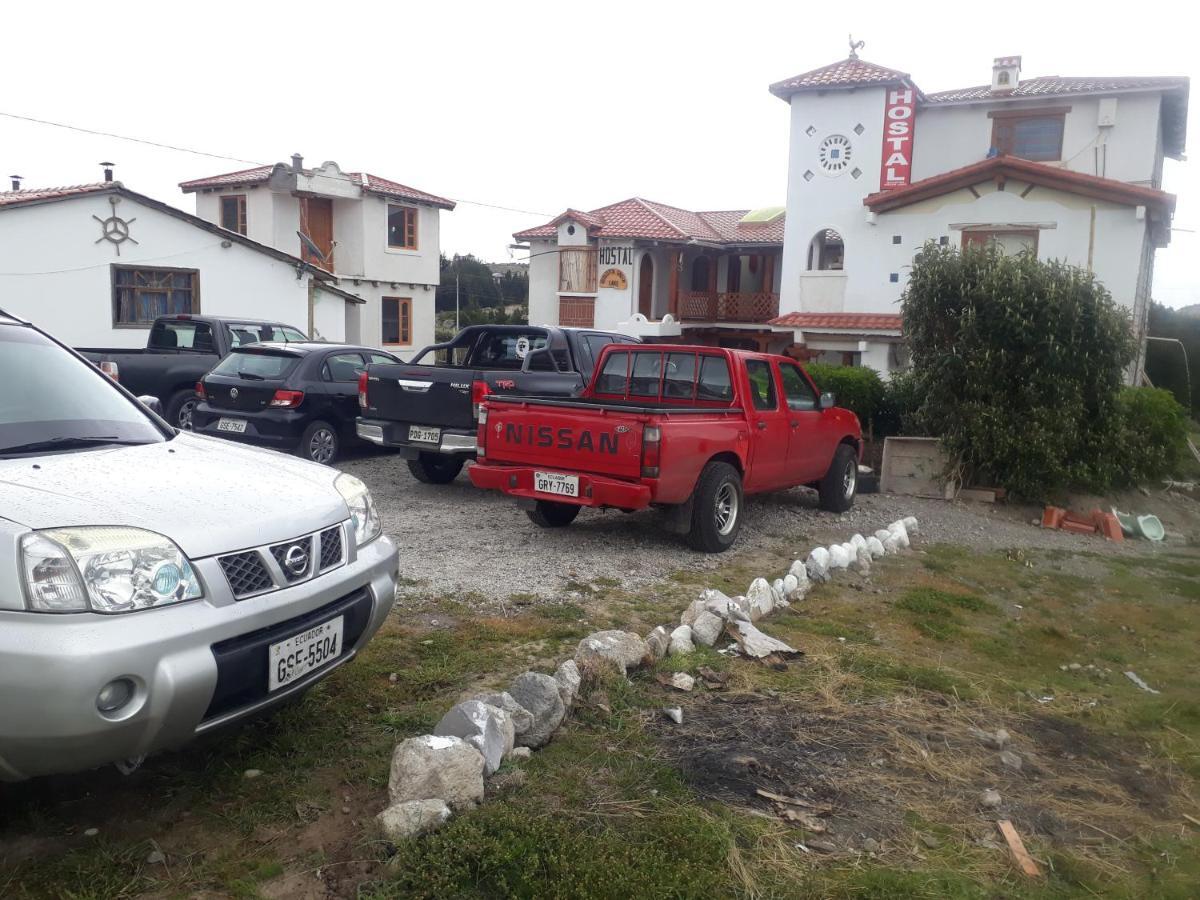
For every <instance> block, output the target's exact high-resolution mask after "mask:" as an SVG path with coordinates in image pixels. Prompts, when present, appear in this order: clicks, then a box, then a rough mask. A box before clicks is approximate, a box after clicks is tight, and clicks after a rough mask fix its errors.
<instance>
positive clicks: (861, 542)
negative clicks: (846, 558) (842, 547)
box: [850, 534, 867, 550]
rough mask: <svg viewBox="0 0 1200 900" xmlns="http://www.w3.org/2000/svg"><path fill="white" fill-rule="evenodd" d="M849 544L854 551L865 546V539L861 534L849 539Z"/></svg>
mask: <svg viewBox="0 0 1200 900" xmlns="http://www.w3.org/2000/svg"><path fill="white" fill-rule="evenodd" d="M850 543H851V545H852V546H853V547H854V549H855V550H857V549H858V548H859V547H865V546H867V539H866V538H865V537H863V536H862V535H861V534H856V535H853V536H852V537H851V538H850Z"/></svg>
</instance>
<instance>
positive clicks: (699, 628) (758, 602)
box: [377, 516, 920, 839]
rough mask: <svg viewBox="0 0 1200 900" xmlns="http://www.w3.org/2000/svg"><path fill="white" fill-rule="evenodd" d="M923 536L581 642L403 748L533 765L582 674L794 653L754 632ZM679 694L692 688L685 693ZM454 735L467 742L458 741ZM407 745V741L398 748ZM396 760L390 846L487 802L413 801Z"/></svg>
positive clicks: (864, 548)
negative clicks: (842, 576)
mask: <svg viewBox="0 0 1200 900" xmlns="http://www.w3.org/2000/svg"><path fill="white" fill-rule="evenodd" d="M919 532H920V526H919V523H918V522H917V519H916V517H915V516H905V517H904V518H902V519H897V520H896V521H895V522H892V523H891V524H890V525H888V526H887V528H881V529H879V530H878V531H876V532H875V533H874V534H873V535H871V536H869V537H864V536H863V535H861V534H854V535H852V536H851V537H850V539H849V540H848V541H845V542H843V543H839V544H831V545H830V546H829V547H814V548H813V549H812V551H811V552H810V553H809V554H808V557H807V558H806V559H804V560H799V559H797V560H796V561H795V562H793V563H792V564H791V566H790V567H789V568H788V570H787V572H786V573H785V574H784V575H783V576H782V577H781V578H776V579H774V580H773V581H771V580H768V579H766V578H755V579H754V580H753V581H751V582H750V586H749V587H748V588H747V589H746V593H745V595H744V596H738V597H732V598H731V597H727V596H726V595H725V594H723V593H722V592H721V591H718V590H716V589H714V588H706V589H705V590H703V591H701V593H700V597H699V598H698V599H696V600H693V601H692V602H691V603H690V604H689V605H688V608H687V609H685V610H684V611H683V613H682V614H681V615H680V618H679V621H680V624H679V626H678V627H677V628H675V629H673V630H672V629H671V627H670V626H669V625H659V626H657V627H655V628H654V630H653V631H651V632H650V634H648V635H647V636H646V638H645V639H644V640H643V639H642V638H641V637H639V636H638V635H636V634H634V633H633V632H622V631H616V630H611V629H610V630H607V631H602V632H596V633H595V634H591V635H588V636H587V637H585V638H584V639H583V640H582V641H580V642H579V646H578V647H577V649H576V651H575V656H574V658H572V659H569V660H565V661H564V662H563V663H562V664H561V665H560V666H559V667H558V669H557V671H556V672H555V674H554V675H553V676H550V675H546V674H544V673H538V672H524V673H522V674H521V675H518V676H517V677H516V678H515V679H514V680H513V683H512V685H510V687H509V690H508V691H507V692H495V693H489V694H482V695H480V696H478V697H473V698H469V699H467V700H464V701H462V702H460V703H458V704H455V706H454V707H452V708H451V709H450V710H448V711H447V713H446V715H445V716H443V717H442V720H441V721H440V722H439V723H438V729H437V731H438V732H439V733H438V734H436V735H420V736H417V737H415V738H407V739H406V741H408V742H413V743H410V744H409V747H410V748H411V747H412V746H414V745H415V744H422V745H428V746H427V748H425V747H423V749H429V748H431V749H433V750H442V751H445V750H446V749H448V748H451V746H452V745H453V746H457V745H462V750H463V751H465V752H466V753H467V754H468V756H469V759H467V762H468V763H469V765H468V766H467V768H470V769H472V770H473V769H474V768H475V763H474V757H475V756H478V757H479V759H478V768H479V769H480V774H481V776H482V777H487V776H491V775H493V774H494V773H495V771H496V769H497V768H498V767H499V765H500V762H501V761H502V760H504V759H515V758H520V759H527V758H528V757H529V755H530V752H531V747H530V746H528V745H530V744H536V745H537V746H538V747H541V746H544V745H545V744H546V743H548V742H549V741H550V740H551V739H552V738H553V734H554V732H555V731H557V730H558V728H559V727H561V725H562V722H563V721H564V720H565V719H566V716H567V714H568V713H569V712H570V709H571V706H572V705H573V704H574V702H575V699H576V698H577V696H578V692H579V685H580V669H581V668H587V667H589V666H592V667H594V666H596V665H597V664H599V663H605V664H609V665H611V667H612V668H614V669H615V670H617V671H620V672H622V673H625V672H627V671H628V670H629V669H633V668H637V667H639V666H642V665H652V664H654V663H655V662H657V661H658V660H660V659H662V658H663V657H664V655H665V654H668V653H669V654H672V655H679V656H684V655H687V654H690V653H693V652H695V649H696V646H695V645H696V644H703V645H705V646H713V645H714V644H715V643H716V641H717V640H718V639H719V637H720V635H721V634H722V633H724V630H725V627H726V626H728V625H732V627H733V628H734V629H736V630H737V631H738V632H739V633H740V634H742V635H743V636H745V635H747V634H749V635H751V636H752V637H753V639H754V640H755V641H759V642H761V643H762V644H763V645H764V646H763V649H764V651H768V652H769V651H770V650H771V649H779V648H786V649H789V650H790V649H791V648H788V647H787V645H786V644H783V643H782V642H780V641H776V640H775V639H774V638H771V637H770V636H769V635H765V634H763V633H762V632H760V631H759V630H758V629H757V628H755V627H754V625H753V624H751V623H752V622H757V621H759V620H760V619H762V618H765V617H766V616H768V615H770V614H771V613H773V612H774V611H775V610H778V609H786V608H787V607H788V606H790V605H791V604H792V603H796V602H799V601H801V600H803V599H804V598H805V597H806V596H807V595H808V592H809V591H810V590H812V588H813V585H814V584H816V583H819V582H822V581H829V580H830V579H831V578H832V577H833V575H834V574H835V572H840V571H846V570H850V571H855V572H858V573H861V574H862V575H867V574H869V573H870V571H871V563H872V561H873V560H875V559H879V558H880V557H882V556H884V555H885V554H893V553H899V552H900V551H901V550H907V549H908V548H909V547H911V546H912V539H913V538H914V537H915V536H916V535H917V534H919ZM737 648H738V645H737V644H736V643H734V644H732V645H731V646H730V648H729V649H727V650H721V651H719V652H721V653H727V652H729V653H733V652H738V649H737ZM679 674H681V673H677V675H676V677H678V675H679ZM684 677H685V678H686V676H684ZM681 681H682V679H681ZM677 687H680V689H682V690H686V689H687V688H683V687H682V684H679V685H677ZM514 688H517V690H516V694H519V695H522V696H525V697H526V698H527V703H530V705H531V706H532V707H534V708H533V709H530V708H527V707H526V706H525V705H523V704H520V703H518V702H517V701H516V700H515V699H514V697H513V696H512V695H513V693H514ZM489 700H490V701H491V702H489ZM501 701H502V702H503V703H504V705H505V706H510V705H511V706H510V708H509V709H501V708H499V707H498V706H497V705H496V704H497V703H498V702H501ZM533 701H536V702H533ZM511 707H516V709H512V708H511ZM665 712H667V713H668V714H669V717H670V718H671V719H672V720H673V721H676V722H681V721H682V711H681V710H678V709H677V708H671V709H669V710H665ZM514 713H516V714H518V715H519V713H524V714H525V717H526V718H527V719H528V721H529V722H531V723H532V724H531V725H528V726H526V727H525V728H523V729H522V730H521V732H519V733H515V734H514V731H515V729H514V720H515V718H516V715H514ZM522 724H524V723H522ZM458 731H463V732H466V733H464V734H457V733H456V732H458ZM527 731H532V732H533V734H534V735H536V738H535V739H528V738H527V734H526V732H527ZM402 744H405V741H401V742H400V743H399V744H397V747H400V746H401V745H402ZM523 744H524V745H525V746H522V745H523ZM396 756H397V754H395V753H393V760H394V762H393V766H392V771H391V776H390V778H389V779H388V792H389V796H390V797H391V798H392V799H393V800H399V802H393V803H392V805H390V806H388V807H387V808H386V809H385V810H383V812H381V813H379V816H378V817H377V818H378V821H379V823H380V826H381V828H382V830H383V831H384V832H385V833H386V834H387V835H388V836H389V837H393V838H397V839H398V838H400V837H404V836H415V835H419V834H424V833H426V832H429V831H433V830H436V829H437V828H440V827H441V826H442V825H444V824H445V823H446V822H447V821H448V820H449V818H450V815H451V812H452V810H453V807H454V806H458V807H459V808H465V807H467V806H469V805H473V803H474V802H477V801H481V800H482V799H483V796H484V795H483V791H482V790H481V789H480V788H478V787H475V788H471V787H470V786H469V785H468V787H467V790H465V791H463V792H460V795H459V796H456V797H454V798H453V800H454V802H453V803H451V804H449V805H448V804H447V803H446V802H445V798H442V797H418V796H414V791H415V793H421V792H422V791H421V790H420V789H419V788H418V787H417V784H418V782H419V779H417V778H414V777H413V773H409V772H405V771H400V770H399V769H398V764H397V763H396V762H395V758H396ZM468 774H469V775H470V778H473V777H474V775H473V771H472V773H468ZM470 778H468V779H467V780H468V781H469V780H470ZM437 783H438V779H437V778H429V779H428V784H429V785H430V787H432V786H433V785H436V784H437ZM400 798H403V799H400Z"/></svg>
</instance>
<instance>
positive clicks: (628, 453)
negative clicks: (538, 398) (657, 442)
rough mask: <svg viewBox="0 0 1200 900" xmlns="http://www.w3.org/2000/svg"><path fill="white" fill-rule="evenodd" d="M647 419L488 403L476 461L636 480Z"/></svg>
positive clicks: (577, 406) (585, 409)
mask: <svg viewBox="0 0 1200 900" xmlns="http://www.w3.org/2000/svg"><path fill="white" fill-rule="evenodd" d="M645 420H646V416H645V415H642V414H638V413H627V412H623V411H621V410H614V409H612V408H611V407H607V408H599V407H590V406H589V405H588V404H587V403H584V402H578V403H571V402H570V401H557V402H556V403H555V404H553V405H542V404H539V403H536V402H524V401H519V400H512V401H507V400H506V401H495V400H489V402H488V413H487V424H486V425H483V426H481V432H484V430H485V429H486V433H481V435H480V445H481V448H480V449H481V452H480V457H482V458H485V459H486V460H487V461H488V462H489V463H501V462H502V463H515V464H524V465H536V466H545V467H546V468H547V469H550V470H563V471H568V472H590V473H593V474H599V475H610V476H614V477H617V478H638V477H639V476H640V475H641V471H642V425H643V422H644V421H645Z"/></svg>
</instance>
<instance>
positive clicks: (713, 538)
mask: <svg viewBox="0 0 1200 900" xmlns="http://www.w3.org/2000/svg"><path fill="white" fill-rule="evenodd" d="M744 506H745V497H744V495H743V494H742V476H741V475H740V474H739V473H738V470H737V469H735V468H734V467H733V466H731V465H730V464H729V463H724V462H710V463H709V464H708V465H707V466H705V467H704V471H702V472H701V473H700V478H699V479H698V480H697V481H696V491H695V494H694V495H693V503H692V527H691V530H690V531H688V533H687V542H688V545H689V546H690V547H691V548H692V549H693V550H702V551H703V552H705V553H723V552H724V551H726V550H728V549H729V548H730V547H732V546H733V543H734V541H736V540H737V536H738V532H739V531H741V530H742V509H743V507H744Z"/></svg>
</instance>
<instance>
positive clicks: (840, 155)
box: [817, 134, 851, 175]
mask: <svg viewBox="0 0 1200 900" xmlns="http://www.w3.org/2000/svg"><path fill="white" fill-rule="evenodd" d="M850 155H851V146H850V139H849V138H848V137H846V136H845V135H841V134H831V135H829V137H827V138H825V140H823V141H821V146H820V147H818V148H817V160H818V161H819V162H820V164H821V171H823V172H824V173H825V174H826V175H841V174H842V173H843V172H844V171H846V169H847V167H849V165H850Z"/></svg>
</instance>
